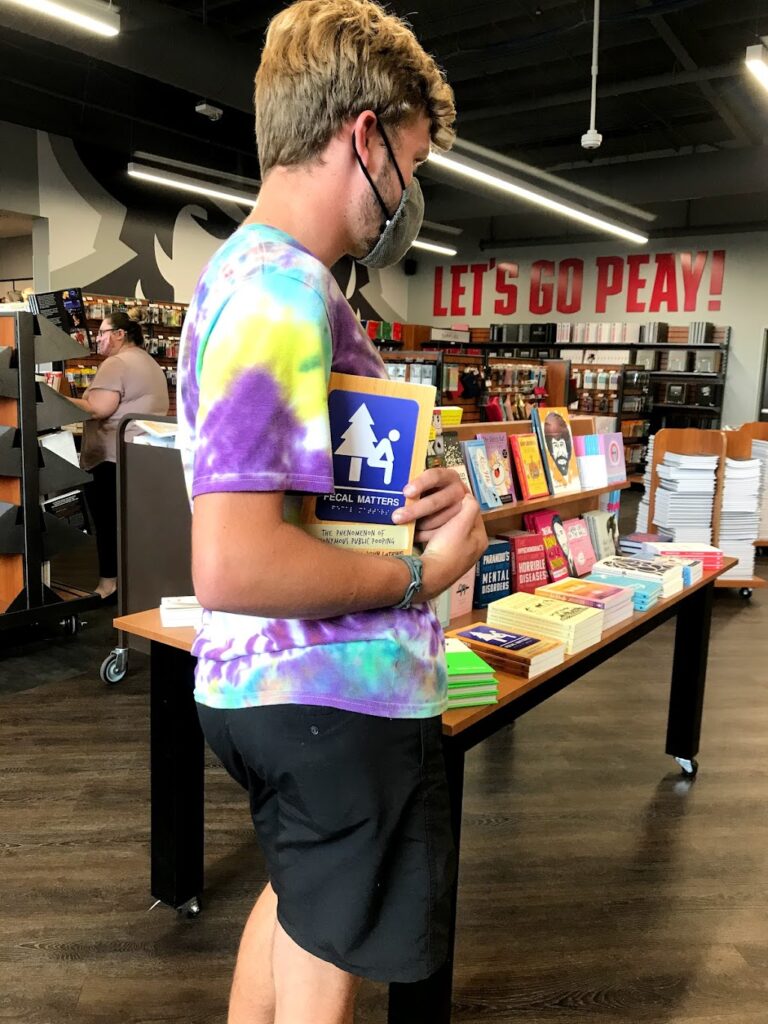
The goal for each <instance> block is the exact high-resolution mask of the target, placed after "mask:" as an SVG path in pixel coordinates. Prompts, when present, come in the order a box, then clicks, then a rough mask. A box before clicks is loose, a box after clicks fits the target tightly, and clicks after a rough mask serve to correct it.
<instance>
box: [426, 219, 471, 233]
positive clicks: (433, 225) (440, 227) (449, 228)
mask: <svg viewBox="0 0 768 1024" xmlns="http://www.w3.org/2000/svg"><path fill="white" fill-rule="evenodd" d="M421 226H422V227H423V228H429V230H430V231H437V232H441V233H442V234H445V235H460V234H462V233H463V231H464V228H455V227H454V226H453V225H452V224H438V223H437V221H434V220H423V221H422V222H421Z"/></svg>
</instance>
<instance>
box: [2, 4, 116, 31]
mask: <svg viewBox="0 0 768 1024" xmlns="http://www.w3.org/2000/svg"><path fill="white" fill-rule="evenodd" d="M5 3H11V4H15V5H16V6H17V7H26V8H28V9H29V10H30V11H34V13H35V14H47V15H48V17H50V18H57V19H58V20H59V21H65V22H66V23H67V25H70V26H71V25H77V27H78V28H84V29H87V30H88V31H89V32H95V33H96V34H97V35H100V36H116V35H118V33H119V32H120V8H119V7H115V6H114V5H113V4H111V3H104V2H103V0H60V2H59V0H5Z"/></svg>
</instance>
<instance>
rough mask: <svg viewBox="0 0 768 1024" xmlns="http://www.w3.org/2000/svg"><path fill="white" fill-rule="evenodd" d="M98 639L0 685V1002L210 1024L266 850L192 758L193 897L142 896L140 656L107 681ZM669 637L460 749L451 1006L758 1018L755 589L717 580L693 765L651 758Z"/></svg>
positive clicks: (758, 597)
mask: <svg viewBox="0 0 768 1024" xmlns="http://www.w3.org/2000/svg"><path fill="white" fill-rule="evenodd" d="M110 614H111V610H106V609H105V610H103V611H99V612H98V613H96V616H95V619H96V620H97V621H96V624H95V626H94V628H95V629H97V630H98V629H101V631H102V633H103V635H104V636H105V637H106V636H108V635H109V629H108V618H107V617H108V616H109V615H110ZM100 617H101V618H100ZM81 639H84V638H81ZM74 643H75V644H76V643H78V641H75V642H74ZM107 649H108V648H106V649H103V650H99V649H98V646H97V645H94V644H93V643H90V644H85V645H84V646H83V647H82V648H81V650H82V654H83V661H82V664H81V666H80V672H79V674H74V675H73V674H72V673H73V665H74V658H73V647H72V645H71V643H70V645H69V646H62V647H61V653H60V657H59V659H58V660H59V662H60V664H61V665H64V666H65V669H66V670H65V671H62V672H61V673H59V674H56V673H55V672H54V673H53V674H52V675H51V677H50V679H49V680H48V681H46V682H45V683H43V684H41V685H37V686H35V687H34V688H23V687H19V686H17V687H15V688H14V687H12V686H9V687H8V689H7V691H6V692H4V693H2V691H0V693H2V695H0V722H1V723H2V726H1V727H0V1021H3V1022H13V1024H74V1022H77V1024H106V1022H108V1021H109V1022H110V1024H113V1022H115V1021H120V1022H121V1024H160V1022H163V1024H177V1022H178V1024H182V1022H183V1024H198V1022H199V1024H203V1022H205V1024H219V1022H221V1024H223V1022H224V1021H225V1005H226V998H227V990H228V986H229V980H230V975H231V970H232V965H233V961H234V955H235V950H236V946H237V941H238V938H239V935H240V931H241V928H242V925H243V922H244V920H245V917H246V915H247V913H248V910H249V907H250V903H251V901H252V899H253V897H254V895H255V893H256V892H257V891H258V889H259V887H260V886H261V884H262V883H263V881H264V867H263V862H262V859H261V857H260V855H259V853H258V850H257V849H256V847H255V845H254V842H253V840H252V838H251V832H250V827H249V822H248V818H247V814H246V808H245V804H244V802H243V799H242V797H241V794H240V792H239V790H238V789H237V788H236V787H235V786H234V784H232V783H231V782H230V781H229V780H228V778H226V777H225V776H224V774H223V773H222V771H221V770H220V769H218V768H217V767H216V766H215V765H214V764H213V763H211V764H210V766H209V768H208V806H207V815H208V825H207V851H206V857H207V871H208V890H207V893H206V904H205V909H204V912H203V914H202V916H201V917H200V918H199V919H197V920H195V921H184V920H181V919H179V918H178V917H177V916H176V915H175V914H174V913H173V912H171V911H170V910H168V909H166V908H162V907H158V908H157V909H155V910H152V911H151V912H150V911H149V909H148V908H149V905H150V899H149V882H148V860H147V830H148V778H147V742H148V722H147V714H148V700H147V689H148V685H147V684H148V680H147V662H146V659H144V658H142V657H141V656H139V655H135V656H133V661H132V666H131V671H130V674H129V676H128V678H127V679H126V681H125V682H124V683H122V684H120V685H118V686H115V687H112V688H107V687H104V686H103V685H102V684H101V683H100V682H99V680H98V674H97V673H98V662H99V660H100V658H101V657H103V655H104V654H105V653H106V650H107ZM56 650H57V648H52V647H50V646H49V647H48V648H47V649H46V651H45V653H44V654H41V653H40V652H39V651H38V652H32V653H30V654H29V655H28V656H27V657H23V656H21V655H20V654H18V653H17V654H16V655H15V656H14V657H13V658H12V659H11V660H10V661H9V660H5V661H4V662H3V661H0V670H3V669H5V670H6V672H7V675H8V676H11V675H13V676H16V675H18V673H22V674H24V673H32V674H33V675H34V673H36V671H37V667H38V665H40V666H42V667H43V668H44V669H45V671H48V670H49V668H50V662H51V661H52V660H53V661H54V662H55V661H56V660H57V659H56V653H55V652H56ZM671 651H672V629H671V626H665V627H662V629H661V630H659V631H657V632H656V633H655V634H653V636H652V637H650V638H646V639H645V640H643V641H641V642H640V643H638V644H636V645H635V646H634V647H632V648H630V649H628V650H627V651H625V652H623V653H622V654H621V655H619V656H618V657H617V658H615V659H614V660H613V661H612V662H610V663H609V664H607V665H605V666H603V667H601V668H600V669H599V670H598V671H596V672H594V673H592V674H591V675H590V676H588V677H586V678H585V679H583V680H582V681H580V682H579V683H577V684H575V685H574V686H572V687H571V688H570V689H569V690H566V691H565V692H564V693H562V694H560V695H558V696H557V697H555V698H554V699H552V700H551V701H549V702H548V703H547V704H545V705H544V706H543V707H541V708H539V709H537V710H536V711H534V712H532V713H530V714H529V715H528V716H527V717H526V718H524V719H522V720H521V721H520V722H518V723H517V725H516V727H515V728H514V729H513V730H508V731H506V732H504V733H502V734H500V735H498V736H496V737H494V738H493V739H492V740H490V741H488V742H487V743H486V744H484V745H482V746H481V747H480V748H478V749H476V750H475V751H473V752H472V753H471V754H470V755H469V757H468V763H467V791H466V800H465V826H464V844H463V859H462V866H461V872H462V874H461V889H460V908H459V941H458V966H457V977H456V989H455V999H456V1010H455V1020H456V1022H458V1024H480V1022H481V1021H482V1022H483V1024H492V1022H499V1024H501V1022H505V1024H506V1022H512V1021H522V1022H525V1024H576V1022H579V1024H583V1022H584V1021H589V1020H593V1021H596V1022H599V1024H646V1022H648V1024H651V1022H653V1024H765V1022H766V1020H768V814H767V813H766V808H767V806H768V758H766V747H767V746H768V691H767V689H766V664H768V596H766V594H765V592H756V594H755V597H754V599H753V601H752V603H751V604H744V603H742V602H741V601H740V600H739V599H738V598H737V597H736V596H735V595H734V594H732V593H724V594H720V595H719V596H718V598H717V600H716V606H715V617H714V624H713V632H712V647H711V658H710V675H709V683H708V694H707V702H706V707H705V716H704V734H703V740H702V752H701V766H702V767H701V773H700V775H699V778H698V779H697V780H696V781H695V782H694V783H693V784H689V783H687V782H685V781H681V779H680V776H679V775H678V774H677V772H676V770H675V768H674V765H673V764H672V762H671V761H670V760H669V759H668V758H666V757H665V756H664V754H663V747H664V725H665V717H666V707H665V704H666V696H667V680H668V678H669V670H670V664H671ZM40 658H43V659H44V660H43V661H42V662H40V661H39V660H38V659H40ZM46 666H47V667H46ZM1 678H2V677H1V676H0V679H1ZM12 691H13V692H12ZM385 1019H386V1011H385V990H384V988H383V987H381V986H374V985H366V986H364V988H363V992H362V997H361V1001H360V1007H359V1013H358V1017H357V1020H358V1021H359V1022H360V1024H383V1022H384V1021H385ZM308 1024H309V1022H308ZM425 1024H429V1022H425Z"/></svg>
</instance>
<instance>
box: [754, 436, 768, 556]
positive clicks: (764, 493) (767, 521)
mask: <svg viewBox="0 0 768 1024" xmlns="http://www.w3.org/2000/svg"><path fill="white" fill-rule="evenodd" d="M752 458H753V459H759V460H760V525H759V526H758V535H759V537H760V538H761V539H762V538H766V537H768V441H753V442H752Z"/></svg>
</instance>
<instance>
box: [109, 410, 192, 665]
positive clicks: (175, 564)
mask: <svg viewBox="0 0 768 1024" xmlns="http://www.w3.org/2000/svg"><path fill="white" fill-rule="evenodd" d="M133 420H146V421H147V422H151V423H175V422H176V420H175V419H174V418H173V417H169V416H146V415H140V414H132V415H130V416H126V417H124V419H122V420H121V421H120V426H119V427H118V434H117V537H118V543H117V579H118V591H117V607H118V615H129V614H131V613H132V612H137V611H142V610H143V609H145V608H156V607H157V606H158V605H159V604H160V598H161V597H165V596H166V595H168V594H192V593H194V591H193V587H192V555H191V536H190V534H191V521H192V517H191V512H190V507H189V501H188V499H187V491H186V487H185V485H184V472H183V469H182V465H181V452H179V450H178V449H177V448H167V447H161V446H158V445H147V444H136V443H134V442H133V441H132V440H131V439H130V438H128V439H127V438H126V430H127V428H128V426H129V424H130V423H131V421H133ZM130 649H133V650H141V651H143V652H144V653H148V652H149V644H148V643H147V642H146V641H143V640H142V639H141V638H139V637H131V638H130V641H129V640H128V639H127V637H126V635H125V634H124V633H122V632H120V633H118V639H117V645H116V646H115V647H114V648H113V649H112V650H111V651H110V652H109V654H108V655H107V656H106V658H105V659H104V661H103V662H102V663H101V668H100V670H99V675H100V676H101V679H102V681H103V682H104V683H107V684H108V685H111V684H113V683H119V682H120V681H121V680H122V679H124V678H125V674H126V672H127V671H128V656H129V650H130Z"/></svg>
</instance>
